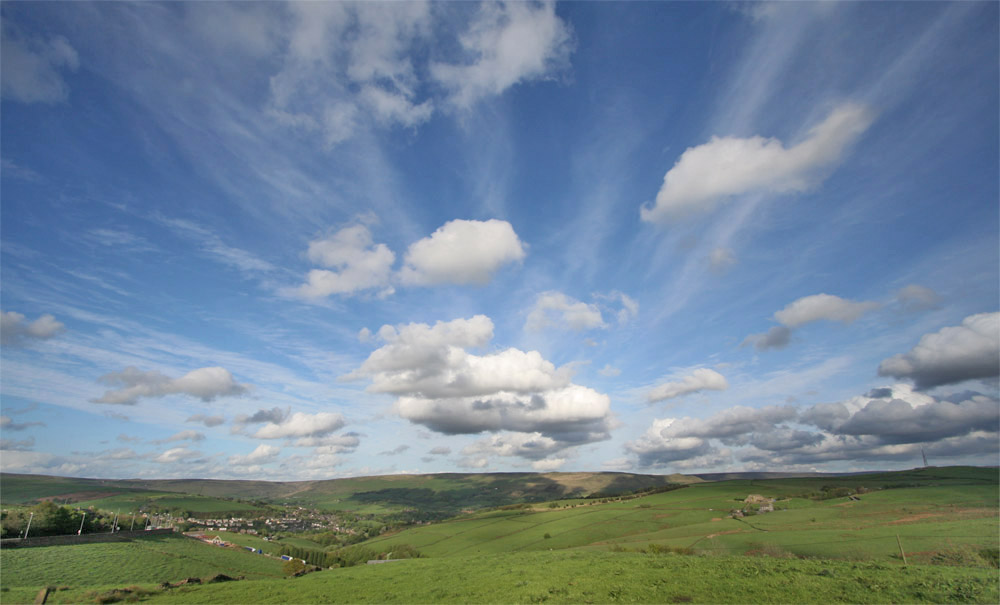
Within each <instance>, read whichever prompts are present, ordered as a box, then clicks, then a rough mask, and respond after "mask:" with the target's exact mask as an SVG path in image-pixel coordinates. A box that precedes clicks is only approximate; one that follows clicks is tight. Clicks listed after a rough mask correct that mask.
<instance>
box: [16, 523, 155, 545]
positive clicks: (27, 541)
mask: <svg viewBox="0 0 1000 605" xmlns="http://www.w3.org/2000/svg"><path fill="white" fill-rule="evenodd" d="M172 533H174V530H173V528H167V529H150V530H136V531H119V532H115V533H110V532H108V533H104V532H101V533H94V534H83V535H82V536H77V535H76V534H70V535H68V536H39V537H37V538H4V539H3V540H0V547H2V548H12V547H16V548H27V547H29V546H65V545H67V544H93V543H96V542H126V541H128V540H131V539H133V538H142V537H145V536H162V535H164V534H172Z"/></svg>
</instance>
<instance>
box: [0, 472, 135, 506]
mask: <svg viewBox="0 0 1000 605" xmlns="http://www.w3.org/2000/svg"><path fill="white" fill-rule="evenodd" d="M0 487H2V489H0V503H2V504H3V505H4V506H11V505H15V504H27V503H30V502H36V501H38V500H41V499H43V498H53V497H63V498H66V499H73V498H74V497H75V496H80V497H89V498H94V497H104V496H110V495H114V494H120V493H129V492H132V491H135V489H134V488H132V487H129V486H128V485H126V484H124V483H122V482H119V481H115V480H110V479H109V480H104V479H75V478H72V477H50V476H48V475H17V474H12V473H2V474H0ZM74 501H75V500H74Z"/></svg>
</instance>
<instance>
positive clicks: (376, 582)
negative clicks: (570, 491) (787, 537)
mask: <svg viewBox="0 0 1000 605" xmlns="http://www.w3.org/2000/svg"><path fill="white" fill-rule="evenodd" d="M109 588H111V587H110V586H109V587H105V588H104V589H103V591H106V590H108V589H109ZM145 588H146V590H148V591H149V593H148V594H144V595H142V594H141V593H133V594H135V595H136V596H139V598H141V600H142V601H144V602H146V601H148V602H150V603H497V602H499V603H542V602H551V603H615V602H639V603H831V602H848V603H945V602H969V603H995V602H997V599H998V597H1000V595H998V590H997V579H996V571H995V570H988V569H967V568H951V567H940V566H921V565H911V566H908V567H905V568H903V567H888V566H885V565H880V564H875V563H852V562H845V561H823V560H788V559H766V558H763V559H762V558H748V557H688V556H680V555H649V554H638V553H606V552H605V553H597V552H581V551H553V552H547V551H546V552H533V553H517V554H514V553H508V554H500V555H489V556H486V555H478V556H474V557H462V558H454V559H410V560H406V561H400V562H395V563H386V564H383V565H364V566H360V567H352V568H347V569H337V570H332V571H324V572H318V573H313V574H309V575H306V576H303V577H301V578H292V579H285V580H256V581H243V582H228V583H224V584H212V585H200V586H184V587H180V588H173V589H168V590H160V589H158V588H156V587H155V586H146V587H145ZM101 592H102V590H94V589H92V588H91V589H83V588H75V589H71V590H66V591H59V592H56V593H54V594H53V595H52V596H51V597H50V600H49V602H50V603H77V602H81V601H93V600H94V596H95V594H100V593H101ZM105 594H106V593H105ZM140 595H141V596H140Z"/></svg>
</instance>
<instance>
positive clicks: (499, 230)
mask: <svg viewBox="0 0 1000 605" xmlns="http://www.w3.org/2000/svg"><path fill="white" fill-rule="evenodd" d="M524 257H525V250H524V244H523V243H522V242H521V240H520V239H518V237H517V233H515V232H514V228H513V227H512V226H511V224H510V223H508V222H507V221H500V220H497V219H490V220H488V221H471V220H462V219H456V220H453V221H449V222H447V223H445V224H444V225H443V226H441V227H440V228H439V229H438V230H437V231H435V232H434V233H433V234H431V235H430V237H425V238H424V239H421V240H419V241H417V242H414V243H413V244H411V245H410V247H409V249H408V250H407V251H406V257H405V262H404V266H403V268H402V269H401V270H400V272H399V279H400V281H401V282H402V283H404V284H406V285H413V286H432V285H437V284H460V285H463V284H479V285H482V284H486V283H488V282H489V281H490V279H492V277H493V274H494V273H496V272H497V270H499V269H500V267H502V266H503V265H506V264H508V263H517V262H521V260H523V259H524Z"/></svg>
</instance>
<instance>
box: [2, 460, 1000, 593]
mask: <svg viewBox="0 0 1000 605" xmlns="http://www.w3.org/2000/svg"><path fill="white" fill-rule="evenodd" d="M469 477H470V476H462V478H463V481H465V482H466V485H468V482H469V481H470V479H469ZM472 477H476V476H472ZM478 477H482V478H483V479H481V483H479V484H478V485H480V487H481V488H482V489H484V490H485V489H486V488H488V487H489V486H494V487H498V488H499V487H500V486H501V485H505V484H504V483H503V481H501V482H500V483H499V484H498V483H497V482H496V481H489V479H490V476H488V475H485V476H478ZM529 477H530V479H531V480H532V481H537V483H536V486H538V485H540V486H542V487H543V488H547V487H548V486H549V485H551V483H548V482H546V481H541V480H538V479H537V477H539V476H537V475H530V476H529ZM437 478H438V479H439V480H440V481H441V482H440V483H435V482H427V481H426V479H425V478H417V479H416V480H417V481H424V483H423V485H425V486H427V485H429V486H433V487H427V489H429V490H431V491H433V492H436V491H438V489H440V490H441V491H442V492H444V491H448V490H447V489H446V488H447V487H448V486H451V487H453V488H454V487H459V488H460V489H464V488H461V484H458V483H454V481H455V479H454V478H452V477H447V476H446V477H437ZM496 478H497V479H501V480H508V481H512V480H514V479H515V477H511V476H505V475H501V476H499V477H496ZM410 479H411V481H410V482H407V481H404V480H401V479H395V480H392V481H388V482H375V483H366V482H365V480H362V479H359V480H358V481H357V482H355V483H354V488H355V489H361V491H360V492H350V493H362V494H363V493H365V491H364V489H363V488H364V487H371V486H381V487H380V489H382V490H384V489H391V488H386V487H385V486H386V485H387V484H389V485H395V486H397V487H400V488H401V489H414V487H413V486H414V485H416V484H415V483H414V482H413V479H414V478H410ZM516 479H518V483H511V484H506V487H507V488H510V489H513V488H514V487H515V486H517V485H520V486H527V487H528V488H529V489H531V485H530V484H529V483H528V482H527V481H525V480H524V479H525V478H524V477H517V478H516ZM573 480H576V481H590V480H592V477H591V476H584V477H578V478H574V479H573ZM449 481H453V483H448V482H449ZM605 485H606V484H605ZM435 488H437V489H435ZM859 488H864V489H859ZM566 489H567V488H565V486H563V487H561V488H557V490H558V491H560V492H563V493H565V491H566ZM587 489H590V490H594V487H593V486H590V487H588V488H587ZM838 490H839V491H838ZM369 491H370V490H369ZM498 491H499V490H498ZM569 491H571V489H570V490H569ZM598 491H600V490H598ZM848 492H855V493H854V494H853V495H854V497H855V498H858V499H852V498H848V497H846V496H845V494H846V493H848ZM858 492H860V493H858ZM750 494H756V495H760V496H764V497H766V498H774V499H775V506H776V509H777V510H776V511H775V512H773V513H767V514H757V515H753V516H748V517H746V518H744V519H740V520H738V519H732V518H729V517H728V513H729V511H730V509H734V508H740V507H742V506H743V505H744V503H743V500H744V499H745V498H746V497H747V496H748V495H750ZM351 497H353V496H351ZM998 501H1000V490H998V478H997V469H981V468H962V467H959V468H943V469H921V470H917V471H907V472H904V473H876V474H867V475H854V476H849V477H836V478H834V477H829V476H825V477H805V478H795V479H790V478H765V479H752V480H751V479H744V480H736V481H723V482H714V483H696V484H692V485H689V486H687V487H683V488H680V489H675V490H673V491H667V492H663V493H656V494H651V495H643V496H636V497H631V498H596V499H580V498H577V499H567V498H562V499H559V500H554V501H552V502H549V503H535V504H522V505H512V506H508V507H506V508H505V509H494V510H489V511H481V512H478V513H474V514H467V515H464V516H462V517H460V518H456V519H453V520H450V521H447V522H444V523H437V524H432V525H421V526H416V527H412V528H410V529H407V530H405V531H401V532H399V533H396V534H393V535H383V536H380V537H378V538H375V539H372V540H369V541H367V542H364V543H362V544H360V545H357V546H355V547H351V548H358V549H370V551H371V553H372V556H378V555H383V556H387V557H388V558H391V557H392V554H391V553H392V552H393V550H394V549H399V547H400V546H401V545H404V544H405V545H410V546H413V547H416V548H417V549H418V550H419V551H420V553H421V555H422V558H419V559H408V560H405V561H397V562H389V563H384V564H381V565H370V566H369V565H361V566H358V567H352V568H345V569H335V570H330V571H323V572H317V573H313V574H309V575H307V576H304V577H302V578H291V579H285V578H283V577H282V573H281V569H280V565H281V563H280V562H279V561H276V560H274V559H270V558H267V557H263V556H260V555H252V554H249V553H246V552H243V551H239V550H229V549H223V548H219V547H214V546H208V545H204V544H200V543H197V542H194V541H192V540H188V539H185V538H181V537H178V536H165V537H158V538H147V539H144V540H136V541H135V542H131V543H125V544H91V545H77V546H60V547H44V548H42V547H39V548H25V549H12V550H4V551H3V552H2V553H0V557H2V559H0V569H2V570H3V575H2V580H3V582H2V590H3V591H4V592H3V595H2V596H0V601H3V602H4V603H20V602H30V601H31V600H32V599H34V596H35V594H36V593H37V590H38V588H40V587H42V586H46V585H57V586H61V587H64V588H65V589H64V590H58V591H56V592H55V593H53V594H52V595H50V597H49V602H51V603H76V602H84V601H86V602H93V601H95V600H97V601H99V600H101V599H104V600H105V601H106V602H108V600H110V599H117V600H141V601H151V602H161V601H162V602H183V603H220V602H221V603H242V602H262V603H272V602H273V603H278V602H281V603H285V602H296V603H310V602H323V603H339V602H350V603H360V602H412V603H431V602H435V603H436V602H535V603H538V602H546V601H551V602H555V603H563V602H573V603H576V602H594V603H607V602H618V601H630V602H647V603H671V602H675V603H683V602H711V603H729V602H738V603H742V602H801V603H812V602H817V603H818V602H855V603H869V602H872V603H886V602H976V603H993V602H997V600H998V598H1000V595H998V590H1000V589H998V584H1000V582H998V576H997V567H996V565H997V564H996V559H997V551H996V547H997V544H998V543H1000V526H998V522H997V520H998ZM227 538H233V539H236V540H238V541H240V542H241V543H243V542H244V541H246V542H250V543H252V544H250V545H258V546H259V545H260V544H261V543H264V542H263V541H262V540H260V539H259V538H256V537H253V536H244V535H239V534H233V535H232V536H228V535H227ZM286 539H287V540H291V541H290V542H288V543H289V544H292V543H293V542H292V541H294V543H296V544H297V545H299V546H302V547H306V548H313V547H319V544H315V543H311V542H308V541H307V540H305V539H304V538H303V537H289V538H286ZM283 541H284V540H283ZM264 544H267V545H268V547H269V550H273V549H274V548H276V547H277V548H280V545H276V544H273V543H264ZM900 544H902V546H903V548H904V552H905V553H906V557H907V564H906V565H904V564H903V561H902V558H901V556H900V553H899V545H900ZM679 553H683V554H679ZM362 560H363V559H362ZM217 573H224V574H226V575H229V576H234V577H235V576H237V575H243V576H246V577H247V578H248V579H247V580H244V581H239V582H227V583H224V584H213V585H201V586H184V587H177V588H170V589H161V588H160V587H159V586H158V584H159V583H160V582H163V581H165V580H166V581H171V580H172V581H177V580H180V579H183V578H186V577H200V578H207V577H210V576H212V575H214V574H217ZM112 589H128V590H129V591H130V592H128V593H124V592H118V593H112V592H110V591H111V590H112Z"/></svg>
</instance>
